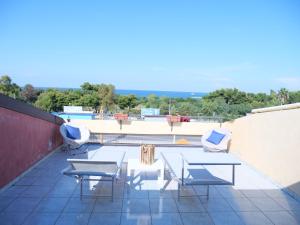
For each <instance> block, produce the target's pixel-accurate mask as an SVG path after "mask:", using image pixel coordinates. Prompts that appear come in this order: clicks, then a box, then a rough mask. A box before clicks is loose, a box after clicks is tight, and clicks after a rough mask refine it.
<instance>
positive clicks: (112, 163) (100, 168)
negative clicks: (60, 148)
mask: <svg viewBox="0 0 300 225" xmlns="http://www.w3.org/2000/svg"><path fill="white" fill-rule="evenodd" d="M97 153H99V154H97ZM97 153H96V154H95V155H94V156H93V158H92V159H67V161H68V162H69V163H70V166H69V167H67V168H66V169H64V170H63V171H62V173H63V174H64V175H67V176H71V177H75V178H76V179H77V181H78V182H79V183H80V198H82V182H83V181H84V180H92V181H109V182H112V184H111V193H112V195H111V199H112V200H113V198H114V183H115V180H116V179H117V178H118V177H119V176H120V174H121V168H122V163H123V160H124V157H125V152H117V151H116V152H113V153H112V152H109V151H99V152H97ZM94 176H96V177H99V179H94V178H90V177H94Z"/></svg>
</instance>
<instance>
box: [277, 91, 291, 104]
mask: <svg viewBox="0 0 300 225" xmlns="http://www.w3.org/2000/svg"><path fill="white" fill-rule="evenodd" d="M277 96H278V100H279V101H280V104H281V105H284V104H287V103H288V102H289V91H288V90H287V89H286V88H281V89H280V90H279V91H278V94H277Z"/></svg>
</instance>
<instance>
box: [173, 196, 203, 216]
mask: <svg viewBox="0 0 300 225" xmlns="http://www.w3.org/2000/svg"><path fill="white" fill-rule="evenodd" d="M176 204H177V207H178V210H179V212H205V209H204V207H203V205H202V203H201V201H200V200H199V199H198V198H196V197H184V198H180V199H179V200H178V199H176Z"/></svg>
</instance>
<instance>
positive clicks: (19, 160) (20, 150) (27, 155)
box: [0, 107, 62, 187]
mask: <svg viewBox="0 0 300 225" xmlns="http://www.w3.org/2000/svg"><path fill="white" fill-rule="evenodd" d="M61 144H62V138H61V136H60V134H59V125H57V124H54V123H51V122H48V121H45V120H42V119H38V118H35V117H31V116H28V115H26V114H22V113H18V112H15V111H11V110H8V109H5V108H1V107H0V187H3V186H4V185H5V184H7V183H8V182H10V181H12V180H13V179H14V178H16V177H17V176H18V175H20V174H21V173H22V172H24V171H25V170H26V169H28V168H30V166H32V165H33V164H34V163H35V162H37V161H38V160H40V159H42V158H43V157H44V156H45V155H47V154H48V153H50V152H51V151H52V150H54V149H55V148H57V147H58V146H60V145H61Z"/></svg>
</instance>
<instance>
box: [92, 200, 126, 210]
mask: <svg viewBox="0 0 300 225" xmlns="http://www.w3.org/2000/svg"><path fill="white" fill-rule="evenodd" d="M122 205H123V199H121V198H118V199H117V198H114V200H113V201H112V200H111V198H97V200H96V203H95V205H94V210H93V212H101V213H107V212H111V213H112V212H122Z"/></svg>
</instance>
